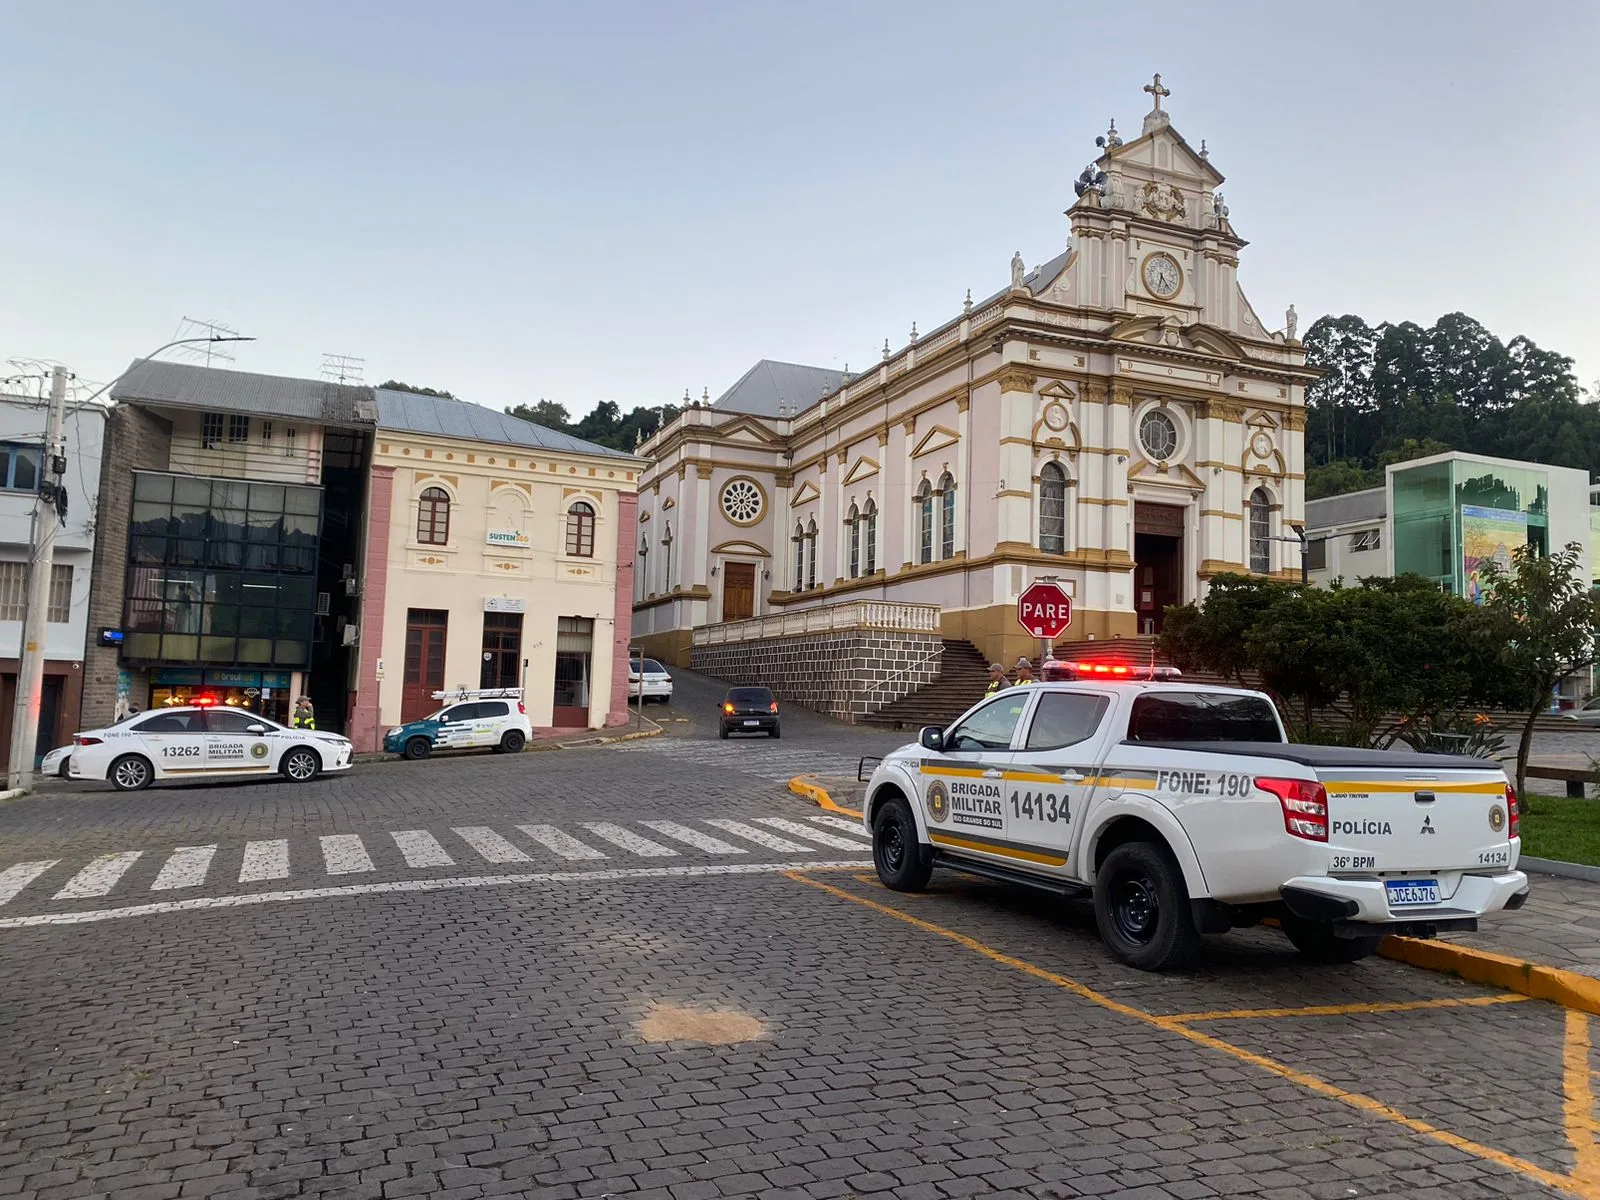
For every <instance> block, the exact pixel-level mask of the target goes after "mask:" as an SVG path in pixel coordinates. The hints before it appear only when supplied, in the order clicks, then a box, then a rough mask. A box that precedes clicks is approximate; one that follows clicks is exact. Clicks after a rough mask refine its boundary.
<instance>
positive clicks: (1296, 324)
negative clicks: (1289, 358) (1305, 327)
mask: <svg viewBox="0 0 1600 1200" xmlns="http://www.w3.org/2000/svg"><path fill="white" fill-rule="evenodd" d="M1283 326H1284V336H1285V338H1286V339H1287V340H1288V341H1291V342H1292V341H1294V340H1295V335H1296V334H1297V333H1299V332H1300V314H1299V313H1297V312H1295V310H1294V305H1292V304H1291V305H1289V311H1288V312H1286V313H1284V314H1283Z"/></svg>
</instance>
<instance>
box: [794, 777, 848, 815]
mask: <svg viewBox="0 0 1600 1200" xmlns="http://www.w3.org/2000/svg"><path fill="white" fill-rule="evenodd" d="M789 790H790V791H791V792H793V793H794V794H795V795H796V796H804V797H805V798H806V799H807V800H810V801H811V802H812V803H813V804H815V805H816V806H817V807H818V808H820V809H822V811H823V812H831V813H839V814H841V815H843V816H846V817H855V818H856V819H857V820H859V819H860V818H861V811H860V810H859V809H855V808H846V807H844V805H842V804H838V803H835V801H834V799H833V797H832V796H830V795H828V789H827V788H825V787H823V786H822V785H821V784H820V783H816V782H814V780H813V777H812V776H810V775H796V776H795V777H794V778H793V779H791V780H789Z"/></svg>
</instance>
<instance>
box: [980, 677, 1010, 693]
mask: <svg viewBox="0 0 1600 1200" xmlns="http://www.w3.org/2000/svg"><path fill="white" fill-rule="evenodd" d="M1010 686H1011V685H1010V684H1009V683H1007V682H1006V681H1005V680H1004V679H991V680H990V681H989V686H988V687H987V688H985V689H984V693H983V694H984V695H985V696H998V695H999V694H1000V693H1001V692H1003V691H1005V690H1006V689H1007V688H1008V687H1010Z"/></svg>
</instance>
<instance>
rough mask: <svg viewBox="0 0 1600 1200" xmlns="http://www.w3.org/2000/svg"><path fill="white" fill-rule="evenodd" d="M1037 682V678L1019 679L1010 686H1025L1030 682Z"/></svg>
mask: <svg viewBox="0 0 1600 1200" xmlns="http://www.w3.org/2000/svg"><path fill="white" fill-rule="evenodd" d="M1038 682H1039V681H1038V680H1037V679H1019V680H1017V681H1016V683H1014V684H1012V685H1011V686H1012V687H1027V686H1028V685H1029V684H1030V683H1038Z"/></svg>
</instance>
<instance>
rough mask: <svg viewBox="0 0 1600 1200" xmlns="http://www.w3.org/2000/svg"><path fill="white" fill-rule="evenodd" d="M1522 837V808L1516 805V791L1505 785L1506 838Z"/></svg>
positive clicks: (1512, 786)
mask: <svg viewBox="0 0 1600 1200" xmlns="http://www.w3.org/2000/svg"><path fill="white" fill-rule="evenodd" d="M1521 836H1522V806H1521V805H1520V804H1518V803H1517V789H1516V787H1515V786H1514V785H1513V784H1509V783H1508V784H1506V837H1508V838H1514V837H1521Z"/></svg>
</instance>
